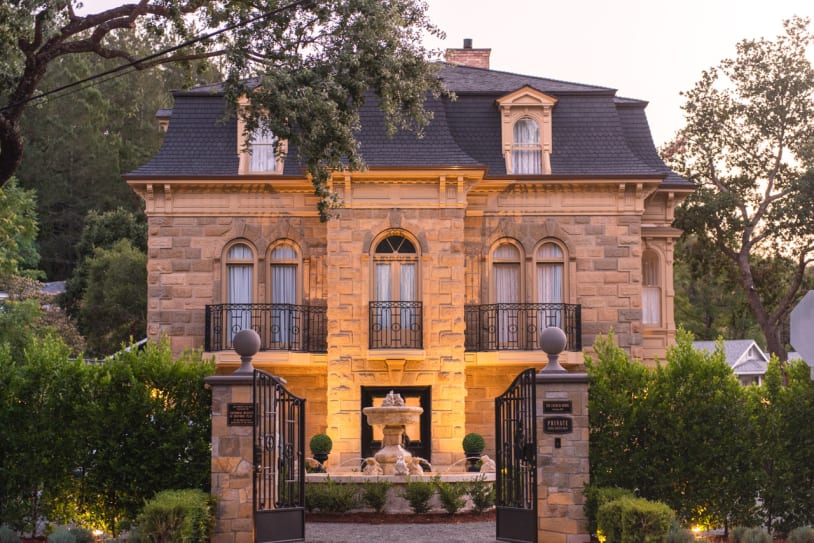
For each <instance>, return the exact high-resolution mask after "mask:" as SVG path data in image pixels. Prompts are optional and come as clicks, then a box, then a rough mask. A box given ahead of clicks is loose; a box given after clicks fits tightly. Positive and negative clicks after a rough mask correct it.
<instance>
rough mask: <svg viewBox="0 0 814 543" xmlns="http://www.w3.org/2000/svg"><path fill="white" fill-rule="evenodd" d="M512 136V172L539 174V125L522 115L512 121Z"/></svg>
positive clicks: (541, 169)
mask: <svg viewBox="0 0 814 543" xmlns="http://www.w3.org/2000/svg"><path fill="white" fill-rule="evenodd" d="M513 133H514V136H513V138H512V173H515V174H531V175H534V174H541V173H542V171H543V152H542V146H541V145H540V127H539V125H538V124H537V122H536V121H534V120H533V119H529V118H528V117H524V118H522V119H520V120H518V121H517V122H516V123H514V132H513Z"/></svg>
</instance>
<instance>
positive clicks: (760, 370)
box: [692, 339, 769, 375]
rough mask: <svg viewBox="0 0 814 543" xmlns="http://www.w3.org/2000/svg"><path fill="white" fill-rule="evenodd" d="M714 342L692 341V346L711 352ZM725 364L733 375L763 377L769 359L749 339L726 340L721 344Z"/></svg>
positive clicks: (713, 349) (714, 345) (713, 348)
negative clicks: (722, 345)
mask: <svg viewBox="0 0 814 543" xmlns="http://www.w3.org/2000/svg"><path fill="white" fill-rule="evenodd" d="M716 343H717V342H715V341H693V343H692V346H693V347H694V348H695V349H696V350H699V351H706V352H709V353H711V352H713V351H715V347H716ZM723 344H724V356H725V357H726V363H727V364H729V367H731V368H732V371H733V372H734V373H735V375H764V374H765V373H766V369H767V368H768V364H769V357H768V356H767V355H766V353H764V352H763V351H762V350H761V349H760V347H758V345H757V343H755V342H754V341H753V340H751V339H728V340H725V341H724V342H723Z"/></svg>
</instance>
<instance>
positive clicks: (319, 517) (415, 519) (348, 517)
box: [305, 509, 495, 524]
mask: <svg viewBox="0 0 814 543" xmlns="http://www.w3.org/2000/svg"><path fill="white" fill-rule="evenodd" d="M494 521H495V511H494V509H493V510H491V511H484V512H483V513H481V514H479V515H478V514H476V513H456V514H455V515H449V514H447V513H424V514H416V513H393V514H388V513H381V514H380V513H306V514H305V522H343V523H344V522H350V523H356V524H431V523H443V524H463V523H465V522H494Z"/></svg>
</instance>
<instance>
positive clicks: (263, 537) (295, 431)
mask: <svg viewBox="0 0 814 543" xmlns="http://www.w3.org/2000/svg"><path fill="white" fill-rule="evenodd" d="M252 398H253V403H254V431H253V435H252V439H253V442H252V443H253V445H254V484H253V494H254V499H253V503H254V540H255V543H269V542H281V541H305V454H304V451H305V400H304V399H303V398H298V397H297V396H294V395H293V394H291V393H290V392H289V391H288V390H286V389H285V388H284V387H283V385H282V383H281V382H280V380H279V379H277V378H276V377H274V376H272V375H269V374H268V373H265V372H262V371H259V370H254V386H253V396H252Z"/></svg>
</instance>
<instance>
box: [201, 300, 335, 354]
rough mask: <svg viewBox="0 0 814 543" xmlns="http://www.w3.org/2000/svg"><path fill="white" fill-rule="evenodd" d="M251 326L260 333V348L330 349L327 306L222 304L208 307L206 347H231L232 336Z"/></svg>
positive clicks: (211, 348) (300, 350)
mask: <svg viewBox="0 0 814 543" xmlns="http://www.w3.org/2000/svg"><path fill="white" fill-rule="evenodd" d="M246 328H251V329H252V330H254V331H255V332H257V333H258V334H259V335H260V350H261V351H298V352H307V353H324V352H327V351H328V326H327V318H326V314H325V306H324V305H294V304H219V305H208V306H206V333H205V337H204V348H205V349H206V350H207V351H209V352H212V351H223V350H227V349H231V348H232V338H233V337H234V336H235V334H237V333H238V332H240V331H241V330H243V329H246Z"/></svg>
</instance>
